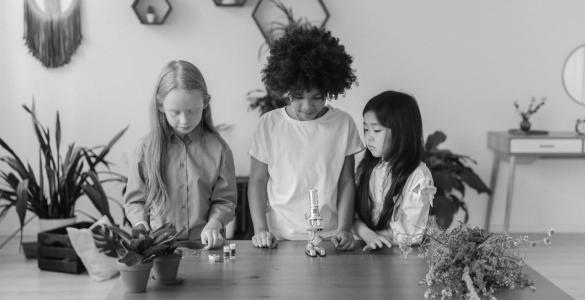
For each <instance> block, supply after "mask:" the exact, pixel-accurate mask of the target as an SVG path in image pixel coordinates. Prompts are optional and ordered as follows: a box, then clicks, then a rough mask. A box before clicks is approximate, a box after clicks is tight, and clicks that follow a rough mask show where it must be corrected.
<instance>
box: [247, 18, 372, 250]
mask: <svg viewBox="0 0 585 300" xmlns="http://www.w3.org/2000/svg"><path fill="white" fill-rule="evenodd" d="M351 63H352V57H351V56H350V55H348V54H347V53H346V51H345V47H344V46H343V45H341V44H340V43H339V39H338V38H336V37H333V36H332V35H331V33H330V32H329V31H326V30H324V29H320V28H317V27H311V26H300V27H292V28H289V29H288V30H287V31H286V32H285V33H284V35H283V36H282V37H281V38H280V39H278V40H276V41H275V42H274V43H273V44H272V46H271V48H270V55H269V57H268V61H267V65H266V66H265V67H264V69H263V70H262V80H263V81H264V83H265V84H266V86H267V88H269V89H271V90H273V91H276V92H279V93H282V94H284V95H285V96H286V97H288V99H289V103H288V105H287V106H285V107H282V108H279V109H275V110H273V111H270V112H268V113H266V114H264V115H263V116H262V117H261V119H260V122H259V125H258V128H257V130H256V132H255V134H254V137H253V141H252V143H251V146H250V151H249V154H250V156H251V170H250V182H249V187H248V197H249V199H250V212H251V216H252V221H253V223H254V236H253V237H252V243H253V245H254V246H256V247H268V248H272V247H275V246H276V243H277V240H278V239H286V240H300V239H308V236H309V234H308V232H307V229H308V224H309V223H308V221H307V220H306V219H305V214H306V213H307V212H308V210H309V201H308V191H309V190H310V189H317V190H318V199H319V209H320V213H321V216H322V217H323V219H324V220H323V224H322V225H323V227H324V228H323V231H322V236H323V237H325V238H331V241H332V242H333V244H334V246H335V248H336V249H338V250H350V249H352V248H353V234H352V232H351V227H352V219H353V208H354V197H355V194H354V193H355V183H354V154H356V153H358V152H360V151H362V150H363V149H364V146H363V144H362V142H361V140H360V138H359V134H358V130H357V127H356V125H355V123H354V121H353V119H352V118H351V116H350V115H349V114H347V113H345V112H343V111H341V110H340V109H337V108H334V107H332V106H329V105H327V103H326V101H327V100H332V99H337V97H338V96H339V94H342V93H343V92H344V91H345V90H346V89H348V88H350V87H351V85H352V84H353V83H354V82H355V81H356V76H355V74H354V71H353V70H352V69H351Z"/></svg>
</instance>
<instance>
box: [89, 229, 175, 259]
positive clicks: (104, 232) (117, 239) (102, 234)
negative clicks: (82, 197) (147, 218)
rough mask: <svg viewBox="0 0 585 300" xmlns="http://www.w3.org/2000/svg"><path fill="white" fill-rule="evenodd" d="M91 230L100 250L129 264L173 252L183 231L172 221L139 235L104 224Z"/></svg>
mask: <svg viewBox="0 0 585 300" xmlns="http://www.w3.org/2000/svg"><path fill="white" fill-rule="evenodd" d="M91 231H92V235H93V239H94V241H95V245H96V247H97V248H98V250H100V251H101V252H103V253H105V254H106V255H108V256H111V257H117V258H118V261H119V262H120V263H123V264H126V265H128V266H133V265H136V264H139V263H145V262H149V261H151V260H153V259H154V258H156V257H158V256H164V255H169V254H172V253H173V252H174V251H175V249H176V248H177V237H178V236H179V234H181V232H182V231H179V232H177V230H176V229H175V226H174V225H173V224H170V223H169V224H165V225H164V226H162V227H161V228H159V229H157V230H154V231H152V230H151V231H149V232H148V233H146V234H144V233H139V234H138V236H137V237H133V236H132V235H131V234H130V233H128V232H126V231H124V230H123V229H120V228H119V227H117V226H110V225H103V224H102V225H100V226H96V227H94V228H92V230H91Z"/></svg>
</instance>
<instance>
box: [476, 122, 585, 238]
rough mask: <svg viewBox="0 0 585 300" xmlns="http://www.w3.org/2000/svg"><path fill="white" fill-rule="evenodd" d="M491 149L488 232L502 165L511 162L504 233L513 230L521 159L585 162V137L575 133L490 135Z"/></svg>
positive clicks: (486, 223) (506, 133) (489, 143)
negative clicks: (513, 211)
mask: <svg viewBox="0 0 585 300" xmlns="http://www.w3.org/2000/svg"><path fill="white" fill-rule="evenodd" d="M487 138H488V148H490V149H491V150H493V151H494V161H493V164H492V175H491V180H490V187H491V189H492V193H491V194H490V196H489V198H488V207H487V214H486V219H485V225H484V226H485V227H484V228H485V229H486V230H489V226H490V219H491V216H492V208H493V202H494V194H495V192H496V183H497V179H498V172H499V167H500V162H501V161H503V160H507V161H509V163H510V165H509V169H508V188H507V191H506V209H505V215H504V231H505V232H508V231H509V229H510V213H511V207H512V198H513V196H514V195H513V193H514V172H515V169H516V164H517V163H518V159H524V158H525V159H533V160H534V159H543V158H544V159H546V158H585V136H581V135H578V134H576V133H574V132H549V133H548V134H547V135H515V134H510V133H508V132H505V131H498V132H494V131H491V132H488V136H487Z"/></svg>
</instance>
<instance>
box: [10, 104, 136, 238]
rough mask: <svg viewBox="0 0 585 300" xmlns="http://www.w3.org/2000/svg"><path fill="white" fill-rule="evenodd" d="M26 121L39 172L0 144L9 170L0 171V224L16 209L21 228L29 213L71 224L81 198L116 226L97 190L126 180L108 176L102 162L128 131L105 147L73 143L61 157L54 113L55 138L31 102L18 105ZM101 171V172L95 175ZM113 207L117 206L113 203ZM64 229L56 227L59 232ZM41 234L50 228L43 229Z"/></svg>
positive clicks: (58, 126) (103, 196)
mask: <svg viewBox="0 0 585 300" xmlns="http://www.w3.org/2000/svg"><path fill="white" fill-rule="evenodd" d="M23 107H24V109H25V111H26V112H27V113H28V114H29V115H30V116H31V120H32V123H33V128H34V132H35V135H36V138H37V140H38V142H39V161H38V167H37V168H38V169H37V170H36V171H35V170H34V169H33V167H32V166H31V164H30V163H29V162H27V163H26V164H25V162H24V160H23V159H21V158H20V156H19V155H18V154H17V153H16V152H15V151H14V150H13V149H12V148H11V147H10V146H9V145H8V143H6V142H5V141H4V140H3V139H2V138H0V149H3V150H5V151H6V152H8V155H5V156H2V157H0V163H4V164H5V165H6V166H7V167H8V169H7V170H6V171H4V170H3V171H0V179H1V182H0V201H2V202H0V203H1V204H0V209H1V211H0V220H1V218H2V217H3V216H5V215H6V214H7V212H8V210H10V209H11V208H12V207H14V208H15V210H16V213H17V215H18V219H19V222H20V232H21V241H22V228H23V226H24V225H25V223H26V222H27V221H28V220H26V214H27V211H30V212H32V213H34V214H35V215H36V216H38V217H39V219H40V220H55V219H69V220H68V222H70V223H71V222H75V203H76V202H77V200H78V199H80V198H81V197H82V196H87V197H88V198H89V199H90V201H91V202H92V203H93V205H94V206H95V208H96V209H97V210H98V212H100V213H101V214H102V215H105V216H107V217H108V219H109V220H110V222H111V223H112V224H113V223H115V222H114V220H113V217H112V215H111V214H110V206H109V201H110V200H111V199H110V198H109V197H108V196H107V195H106V193H105V192H104V189H103V186H102V184H104V183H106V182H121V183H125V182H126V177H125V176H123V175H121V174H117V173H115V172H111V171H109V166H110V162H108V161H107V160H106V156H107V155H108V153H109V152H110V150H111V148H112V147H113V146H114V144H115V143H116V142H117V141H118V140H119V139H120V137H121V136H122V135H123V134H124V133H125V132H126V130H127V129H128V127H126V128H124V129H123V130H121V131H120V132H118V133H117V134H116V135H115V136H114V137H113V138H112V139H111V140H110V141H109V142H108V144H107V145H105V146H97V147H93V148H89V147H84V146H78V145H75V143H72V144H70V145H69V146H68V147H67V151H66V152H65V155H62V153H61V150H62V148H61V123H60V118H59V113H58V112H57V117H56V123H55V130H54V138H53V139H52V136H51V135H50V130H49V128H46V127H45V126H43V125H42V124H41V122H40V121H39V120H38V118H37V116H36V112H35V105H34V102H33V104H32V106H31V107H28V106H26V105H23ZM100 167H105V168H106V169H105V170H103V169H100ZM114 202H115V203H117V204H118V205H120V204H119V203H118V202H116V201H114ZM63 225H67V224H61V225H56V226H54V227H60V226H63ZM40 226H41V231H43V230H48V229H50V228H43V227H42V223H40Z"/></svg>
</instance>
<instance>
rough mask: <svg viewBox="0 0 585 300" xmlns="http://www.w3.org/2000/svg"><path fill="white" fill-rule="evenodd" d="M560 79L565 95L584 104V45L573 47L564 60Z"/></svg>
mask: <svg viewBox="0 0 585 300" xmlns="http://www.w3.org/2000/svg"><path fill="white" fill-rule="evenodd" d="M562 81H563V87H564V88H565V92H567V95H569V97H570V98H571V99H573V101H575V103H577V104H579V105H585V45H580V46H578V47H577V48H575V49H574V50H573V51H571V53H570V54H569V56H568V57H567V59H566V60H565V64H564V66H563V74H562Z"/></svg>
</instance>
